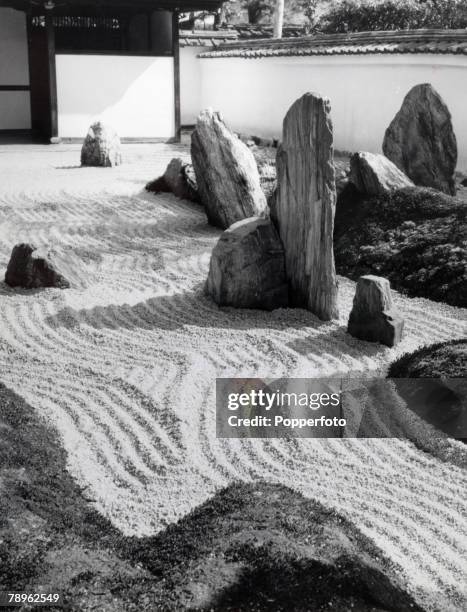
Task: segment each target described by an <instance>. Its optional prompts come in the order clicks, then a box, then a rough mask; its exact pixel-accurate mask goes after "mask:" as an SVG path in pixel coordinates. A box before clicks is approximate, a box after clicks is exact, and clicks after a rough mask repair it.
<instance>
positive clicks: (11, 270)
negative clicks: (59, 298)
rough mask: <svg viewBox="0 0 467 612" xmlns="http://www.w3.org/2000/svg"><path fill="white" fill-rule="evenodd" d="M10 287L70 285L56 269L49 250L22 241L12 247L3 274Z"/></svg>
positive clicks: (26, 287)
mask: <svg viewBox="0 0 467 612" xmlns="http://www.w3.org/2000/svg"><path fill="white" fill-rule="evenodd" d="M5 282H6V284H7V285H10V287H23V288H24V289H35V288H38V287H59V288H61V289H64V288H66V287H69V286H70V283H69V282H68V280H67V279H66V278H65V277H64V276H63V275H62V274H61V273H60V272H59V271H58V270H57V268H56V265H55V264H54V263H53V261H52V255H51V253H50V252H48V251H46V250H43V249H38V248H36V247H35V246H34V245H32V244H27V243H22V244H17V245H16V246H14V247H13V251H12V253H11V257H10V261H9V263H8V267H7V270H6V274H5Z"/></svg>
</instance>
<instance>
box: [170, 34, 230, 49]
mask: <svg viewBox="0 0 467 612" xmlns="http://www.w3.org/2000/svg"><path fill="white" fill-rule="evenodd" d="M236 40H238V34H237V32H235V30H232V31H230V30H193V31H187V30H180V37H179V42H180V47H218V46H219V45H223V44H225V43H228V42H232V41H236Z"/></svg>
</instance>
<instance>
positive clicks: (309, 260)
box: [5, 84, 457, 346]
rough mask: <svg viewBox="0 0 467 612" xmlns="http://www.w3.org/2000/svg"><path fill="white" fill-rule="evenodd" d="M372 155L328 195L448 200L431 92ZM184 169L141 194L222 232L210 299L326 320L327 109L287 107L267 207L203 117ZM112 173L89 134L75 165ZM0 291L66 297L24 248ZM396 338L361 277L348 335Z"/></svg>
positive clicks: (330, 307)
mask: <svg viewBox="0 0 467 612" xmlns="http://www.w3.org/2000/svg"><path fill="white" fill-rule="evenodd" d="M249 144H250V143H249ZM382 148H383V151H384V155H380V154H374V153H369V152H365V151H359V152H357V153H355V154H353V155H352V157H351V158H350V164H349V168H348V171H347V173H346V175H344V176H343V178H342V177H341V178H340V179H339V181H338V185H339V194H341V193H343V192H345V190H346V189H347V188H348V186H349V185H350V186H352V189H353V190H354V191H355V192H356V193H359V194H361V195H363V196H364V197H387V196H390V195H391V194H393V193H398V192H399V191H400V190H402V191H403V190H404V189H411V188H415V186H416V185H417V186H427V187H430V188H433V189H436V190H438V191H441V192H444V193H446V194H449V195H452V194H453V193H454V192H455V183H454V171H455V167H456V161H457V148H456V139H455V135H454V132H453V129H452V124H451V117H450V113H449V110H448V109H447V107H446V105H445V104H444V102H443V101H442V99H441V97H440V96H439V94H438V93H437V92H436V91H435V90H434V89H433V87H432V86H431V85H429V84H422V85H417V86H415V87H413V88H412V89H411V90H410V91H409V93H408V94H407V96H406V97H405V99H404V101H403V104H402V106H401V108H400V110H399V112H398V113H397V115H396V116H395V117H394V119H393V121H392V122H391V124H390V125H389V127H388V129H387V130H386V134H385V136H384V142H383V144H382ZM191 158H192V164H188V163H186V162H184V161H183V160H182V159H180V158H174V159H172V161H171V162H170V163H169V165H168V167H167V169H166V171H165V173H164V175H163V176H161V177H159V178H158V179H156V180H155V181H152V182H151V183H148V185H147V186H146V189H148V190H149V191H152V192H155V193H160V192H172V193H173V194H175V195H176V196H177V197H179V198H182V199H185V200H190V201H193V202H197V203H200V204H201V205H202V206H203V207H204V210H205V212H206V215H207V218H208V221H209V223H210V224H212V225H214V226H215V227H218V228H221V229H222V230H224V232H223V234H222V235H221V237H220V238H219V241H218V243H217V245H216V246H215V248H214V250H213V253H212V257H211V261H210V267H209V273H208V278H207V281H206V292H207V293H208V294H209V295H210V296H211V297H212V299H213V300H214V301H215V302H216V303H217V304H218V305H220V306H230V307H234V308H257V309H264V310H274V309H276V308H284V307H295V308H304V309H307V310H309V311H310V312H312V313H313V314H315V315H316V316H317V317H319V318H320V319H321V320H323V321H329V320H332V319H336V318H337V317H338V315H339V313H338V306H337V297H338V282H337V277H336V268H335V259H334V250H335V245H334V224H335V214H336V200H337V192H336V176H335V167H334V153H333V126H332V120H331V111H330V103H329V101H328V100H327V99H326V98H324V97H323V96H321V95H320V94H317V93H306V94H304V95H303V96H302V97H301V98H299V99H298V100H296V101H295V102H294V103H293V104H292V106H291V107H290V108H289V110H288V112H287V114H286V116H285V118H284V121H283V130H282V139H281V141H280V143H279V144H278V147H277V154H276V169H275V171H274V168H272V167H270V166H266V170H267V172H266V175H267V176H266V181H267V185H268V188H267V191H268V193H269V197H268V201H267V200H266V196H265V193H264V190H263V188H262V184H261V177H260V173H259V171H258V165H257V162H256V160H255V157H254V155H253V153H252V151H251V149H250V147H249V146H248V145H247V144H246V143H245V142H243V141H242V139H241V138H239V137H238V136H237V135H236V134H234V133H233V132H232V131H231V130H230V129H229V128H228V127H227V125H226V124H225V123H224V121H223V119H222V117H221V115H220V113H218V112H214V111H213V110H211V109H207V110H204V111H203V112H201V114H200V115H199V117H198V120H197V124H196V128H195V130H194V132H193V134H192V140H191ZM121 162H122V155H121V145H120V139H119V137H118V135H117V133H116V132H115V130H114V129H113V128H112V127H110V126H107V125H104V124H102V123H100V122H97V123H94V124H93V125H92V126H91V127H90V128H89V131H88V134H87V135H86V138H85V140H84V143H83V147H82V150H81V165H82V166H101V167H112V166H116V165H119V164H121ZM274 172H275V174H274ZM349 214H352V213H351V211H350V212H349ZM5 280H6V283H7V284H8V285H10V286H12V287H17V286H19V287H24V288H37V287H61V288H65V287H68V286H69V282H68V280H67V279H65V278H64V276H63V275H62V274H61V273H60V272H59V271H58V270H57V268H56V266H55V265H54V263H53V262H52V258H51V255H50V253H48V252H41V251H40V250H38V249H36V247H35V246H33V245H30V244H19V245H16V246H15V247H14V249H13V252H12V255H11V260H10V263H9V264H8V268H7V273H6V278H5ZM403 328H404V321H403V319H402V318H401V317H400V315H399V314H398V313H397V312H396V310H395V308H394V306H393V303H392V298H391V289H390V283H389V280H388V279H386V278H384V277H380V276H378V275H374V274H367V275H363V276H361V277H360V278H359V279H358V282H357V286H356V293H355V297H354V302H353V308H352V312H351V313H350V318H349V321H348V333H349V334H351V335H352V336H355V337H356V338H359V339H361V340H366V341H370V342H379V343H382V344H385V345H387V346H394V345H396V344H397V343H398V342H399V341H400V340H401V338H402V333H403Z"/></svg>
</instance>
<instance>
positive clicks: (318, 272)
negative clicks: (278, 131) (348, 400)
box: [271, 93, 338, 321]
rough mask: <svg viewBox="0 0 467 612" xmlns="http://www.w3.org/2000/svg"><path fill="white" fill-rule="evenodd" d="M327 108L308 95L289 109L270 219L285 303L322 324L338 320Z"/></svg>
mask: <svg viewBox="0 0 467 612" xmlns="http://www.w3.org/2000/svg"><path fill="white" fill-rule="evenodd" d="M332 145H333V131H332V121H331V116H330V103H329V100H327V98H323V97H322V96H320V95H319V94H314V93H307V94H305V95H303V96H302V97H301V98H299V99H298V100H297V101H296V102H294V104H292V106H291V107H290V108H289V110H288V112H287V114H286V116H285V119H284V123H283V130H282V143H281V144H280V145H279V148H278V150H277V162H276V163H277V189H276V192H275V194H274V196H273V197H271V205H272V207H273V208H272V209H271V217H272V218H273V219H274V222H275V223H276V225H277V227H278V230H279V235H280V237H281V240H282V243H283V244H284V250H285V261H286V272H287V280H288V283H289V298H290V302H291V305H292V306H295V307H298V308H306V309H307V310H310V311H311V312H313V313H314V314H315V315H317V316H318V317H319V318H320V319H322V320H325V321H328V320H330V319H332V318H336V317H337V315H338V309H337V279H336V272H335V267H334V251H333V233H334V215H335V211H336V184H335V172H334V160H333V146H332Z"/></svg>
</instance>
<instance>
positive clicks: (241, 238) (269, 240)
mask: <svg viewBox="0 0 467 612" xmlns="http://www.w3.org/2000/svg"><path fill="white" fill-rule="evenodd" d="M206 291H207V293H208V294H209V295H211V296H212V298H213V299H214V301H215V302H216V303H217V304H219V305H220V306H235V307H237V308H261V309H264V310H273V309H274V308H280V307H283V306H287V301H288V297H287V281H286V278H285V268H284V249H283V246H282V243H281V241H280V238H279V236H278V234H277V231H276V229H275V228H274V225H273V224H272V223H271V221H270V220H269V219H262V218H259V217H253V218H251V219H244V220H243V221H238V222H237V223H234V224H233V225H232V226H231V227H229V229H228V230H226V231H225V232H224V233H223V234H222V236H221V237H220V238H219V242H218V243H217V244H216V246H215V247H214V250H213V252H212V257H211V263H210V266H209V275H208V280H207V283H206Z"/></svg>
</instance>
